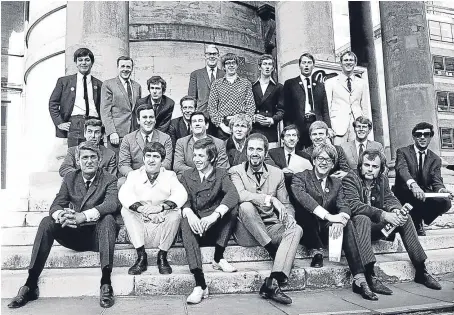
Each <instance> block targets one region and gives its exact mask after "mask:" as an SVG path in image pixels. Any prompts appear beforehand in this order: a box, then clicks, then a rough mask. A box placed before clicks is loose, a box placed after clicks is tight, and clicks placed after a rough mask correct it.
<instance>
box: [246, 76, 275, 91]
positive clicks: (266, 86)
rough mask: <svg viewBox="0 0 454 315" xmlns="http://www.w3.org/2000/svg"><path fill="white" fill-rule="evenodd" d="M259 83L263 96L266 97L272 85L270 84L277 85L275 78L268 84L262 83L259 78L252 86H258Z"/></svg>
mask: <svg viewBox="0 0 454 315" xmlns="http://www.w3.org/2000/svg"><path fill="white" fill-rule="evenodd" d="M257 83H259V84H260V89H262V95H265V92H266V89H267V88H268V85H270V83H272V84H274V85H276V82H274V80H273V78H271V77H270V79H269V81H268V82H266V83H262V81H260V78H258V79H257V80H256V81H255V82H254V84H252V85H256V84H257Z"/></svg>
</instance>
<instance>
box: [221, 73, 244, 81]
mask: <svg viewBox="0 0 454 315" xmlns="http://www.w3.org/2000/svg"><path fill="white" fill-rule="evenodd" d="M223 79H224V80H225V81H227V82H230V81H229V80H227V74H226V75H225V76H224V77H223ZM239 79H240V76H239V75H238V73H237V74H236V78H235V80H233V83H235V82H236V81H238V80H239Z"/></svg>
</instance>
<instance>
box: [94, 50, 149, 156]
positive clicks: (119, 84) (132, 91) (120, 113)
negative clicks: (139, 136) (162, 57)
mask: <svg viewBox="0 0 454 315" xmlns="http://www.w3.org/2000/svg"><path fill="white" fill-rule="evenodd" d="M133 69H134V61H133V60H132V59H131V58H130V57H125V56H121V57H119V58H118V59H117V70H118V76H117V77H115V78H113V79H109V80H106V81H104V83H103V84H102V88H101V120H102V123H103V125H104V127H105V128H106V135H107V147H108V148H109V149H111V150H113V151H114V152H115V154H117V156H118V152H119V150H120V144H121V141H122V140H123V137H124V136H126V135H127V134H128V133H130V132H132V131H134V130H135V129H133V128H134V126H135V124H134V121H135V117H134V105H135V104H136V102H137V100H138V99H140V98H141V97H142V88H141V87H140V84H139V83H137V82H136V81H134V80H132V79H131V73H132V71H133Z"/></svg>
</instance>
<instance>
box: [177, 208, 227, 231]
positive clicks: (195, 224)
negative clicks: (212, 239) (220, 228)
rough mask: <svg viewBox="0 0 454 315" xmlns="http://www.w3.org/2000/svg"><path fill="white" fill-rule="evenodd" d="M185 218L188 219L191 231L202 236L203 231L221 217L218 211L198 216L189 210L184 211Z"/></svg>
mask: <svg viewBox="0 0 454 315" xmlns="http://www.w3.org/2000/svg"><path fill="white" fill-rule="evenodd" d="M186 218H187V219H188V223H189V227H190V228H191V230H192V232H193V233H194V234H198V235H199V236H200V237H202V235H203V233H205V232H206V231H207V230H208V229H209V228H210V227H211V226H212V225H213V224H215V223H216V221H217V220H218V219H220V218H221V215H220V213H219V212H216V211H215V212H213V213H212V214H210V215H209V216H206V217H203V218H199V217H198V216H196V215H195V213H194V212H193V211H192V210H191V211H187V212H186Z"/></svg>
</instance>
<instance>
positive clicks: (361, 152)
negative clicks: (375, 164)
mask: <svg viewBox="0 0 454 315" xmlns="http://www.w3.org/2000/svg"><path fill="white" fill-rule="evenodd" d="M363 152H364V144H362V143H361V144H360V145H359V152H358V158H359V157H360V156H361V154H363Z"/></svg>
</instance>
